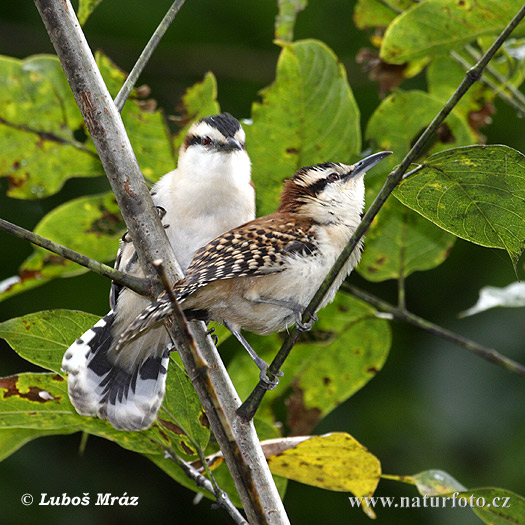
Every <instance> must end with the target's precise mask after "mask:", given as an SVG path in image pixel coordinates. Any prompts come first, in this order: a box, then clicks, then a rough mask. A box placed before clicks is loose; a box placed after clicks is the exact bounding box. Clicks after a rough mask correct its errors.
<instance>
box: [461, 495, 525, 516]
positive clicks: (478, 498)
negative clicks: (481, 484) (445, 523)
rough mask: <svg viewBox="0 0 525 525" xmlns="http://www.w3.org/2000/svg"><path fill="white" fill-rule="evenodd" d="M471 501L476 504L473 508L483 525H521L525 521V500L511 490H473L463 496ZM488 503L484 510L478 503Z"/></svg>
mask: <svg viewBox="0 0 525 525" xmlns="http://www.w3.org/2000/svg"><path fill="white" fill-rule="evenodd" d="M461 495H462V496H464V497H465V498H467V499H468V500H469V501H470V498H473V499H472V500H473V501H474V502H475V503H476V506H475V507H473V508H472V510H473V511H474V514H476V515H477V516H478V517H479V518H480V519H481V520H482V521H483V523H488V524H489V525H509V523H512V524H515V525H519V524H520V523H523V522H524V521H525V498H524V497H523V496H520V495H519V494H515V493H514V492H511V491H510V490H504V489H498V488H492V487H489V488H479V489H471V490H468V491H467V492H465V493H463V494H461ZM483 501H485V502H486V505H484V506H483V507H482V508H479V507H478V506H477V505H478V503H482V502H483Z"/></svg>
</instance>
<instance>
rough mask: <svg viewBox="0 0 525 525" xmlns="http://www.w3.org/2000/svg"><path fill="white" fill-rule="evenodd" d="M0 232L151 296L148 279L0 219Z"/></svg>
mask: <svg viewBox="0 0 525 525" xmlns="http://www.w3.org/2000/svg"><path fill="white" fill-rule="evenodd" d="M0 230H3V231H5V232H7V233H10V234H11V235H14V236H15V237H19V238H20V239H24V240H26V241H29V242H30V243H33V244H36V245H37V246H40V247H41V248H45V249H46V250H49V251H50V252H53V253H56V254H57V255H60V257H64V259H69V260H70V261H73V262H76V263H77V264H80V265H81V266H84V267H85V268H88V269H89V270H91V271H92V272H95V273H98V274H99V275H103V276H104V277H109V278H110V279H111V280H112V281H115V282H116V283H118V284H121V285H123V286H126V287H127V288H129V289H130V290H133V291H134V292H135V293H138V294H140V295H151V281H150V280H149V279H142V278H140V277H135V276H134V275H130V274H128V273H124V272H121V271H119V270H116V269H115V268H111V267H110V266H107V265H105V264H103V263H101V262H98V261H96V260H95V259H91V257H87V256H86V255H82V254H81V253H78V252H75V251H74V250H71V249H70V248H66V247H65V246H62V245H61V244H58V243H56V242H53V241H51V240H49V239H46V238H45V237H41V236H40V235H37V234H36V233H33V232H31V231H29V230H26V229H25V228H22V227H21V226H17V225H16V224H12V223H10V222H8V221H6V220H4V219H0Z"/></svg>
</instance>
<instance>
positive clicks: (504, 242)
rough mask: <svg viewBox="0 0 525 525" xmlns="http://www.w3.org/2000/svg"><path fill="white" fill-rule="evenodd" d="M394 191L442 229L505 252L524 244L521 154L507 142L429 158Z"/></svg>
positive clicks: (515, 252) (524, 163) (524, 162)
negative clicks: (502, 144) (506, 143)
mask: <svg viewBox="0 0 525 525" xmlns="http://www.w3.org/2000/svg"><path fill="white" fill-rule="evenodd" d="M394 195H395V196H396V197H397V198H398V199H399V200H400V201H401V202H402V203H403V204H405V205H406V206H408V207H409V208H412V209H413V210H415V211H417V212H418V213H420V214H421V215H423V217H426V218H427V219H429V220H430V221H432V222H433V223H435V224H437V225H438V226H439V227H440V228H443V229H444V230H446V231H449V232H451V233H453V234H454V235H456V236H457V237H461V238H462V239H465V240H467V241H470V242H473V243H475V244H479V245H481V246H487V247H491V248H501V249H504V250H506V251H507V253H508V254H509V256H510V258H511V260H512V263H513V264H514V266H516V264H517V261H518V259H519V257H520V255H521V253H522V252H523V249H524V248H525V156H524V155H523V154H522V153H520V152H519V151H516V150H514V149H512V148H510V147H508V146H468V147H465V148H456V149H451V150H448V151H443V152H441V153H436V154H435V155H432V156H431V157H429V158H428V159H427V160H426V161H425V163H424V164H423V168H422V169H421V170H420V171H418V172H417V173H415V174H414V175H413V176H411V177H409V178H408V179H406V180H404V181H403V182H402V183H401V184H400V185H399V187H398V188H397V189H396V190H395V192H394Z"/></svg>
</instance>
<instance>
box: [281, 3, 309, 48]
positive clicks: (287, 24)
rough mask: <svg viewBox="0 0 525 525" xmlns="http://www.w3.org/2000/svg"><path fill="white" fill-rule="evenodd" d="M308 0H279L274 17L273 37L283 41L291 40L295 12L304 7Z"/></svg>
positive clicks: (295, 16)
mask: <svg viewBox="0 0 525 525" xmlns="http://www.w3.org/2000/svg"><path fill="white" fill-rule="evenodd" d="M307 4H308V0H279V1H278V5H279V13H278V14H277V16H276V17H275V38H276V39H277V40H282V41H283V42H291V41H292V40H293V30H294V26H295V20H296V18H297V14H298V13H300V12H301V11H303V10H304V9H306V6H307Z"/></svg>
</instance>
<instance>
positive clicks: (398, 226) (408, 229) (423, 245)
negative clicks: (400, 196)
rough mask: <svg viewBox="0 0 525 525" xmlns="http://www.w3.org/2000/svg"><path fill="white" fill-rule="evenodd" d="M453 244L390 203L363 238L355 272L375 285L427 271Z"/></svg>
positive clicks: (452, 240)
mask: <svg viewBox="0 0 525 525" xmlns="http://www.w3.org/2000/svg"><path fill="white" fill-rule="evenodd" d="M454 241H455V238H454V237H453V236H452V235H449V234H447V233H446V232H444V231H443V230H440V229H439V228H436V227H435V226H434V225H433V224H432V223H431V222H429V221H425V220H421V217H419V216H418V215H417V214H415V213H411V212H410V211H409V210H407V208H405V207H404V206H402V205H400V204H399V202H397V201H395V200H394V199H390V200H388V201H387V202H386V203H385V205H384V206H383V208H382V209H381V213H379V215H378V216H377V218H376V219H375V221H374V227H373V228H371V230H370V232H369V234H368V235H367V237H366V240H365V250H364V252H363V255H362V257H361V262H360V263H359V266H358V267H357V271H358V272H359V274H360V275H362V276H363V277H365V278H366V279H368V280H369V281H374V282H378V281H384V280H386V279H398V278H400V277H407V276H409V275H410V274H411V273H413V272H415V271H421V270H430V269H432V268H435V267H436V266H438V265H439V264H441V263H442V262H443V261H444V260H445V259H446V258H447V256H448V254H449V252H450V250H451V249H452V246H453V245H454Z"/></svg>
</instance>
